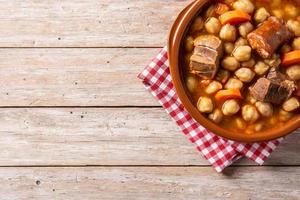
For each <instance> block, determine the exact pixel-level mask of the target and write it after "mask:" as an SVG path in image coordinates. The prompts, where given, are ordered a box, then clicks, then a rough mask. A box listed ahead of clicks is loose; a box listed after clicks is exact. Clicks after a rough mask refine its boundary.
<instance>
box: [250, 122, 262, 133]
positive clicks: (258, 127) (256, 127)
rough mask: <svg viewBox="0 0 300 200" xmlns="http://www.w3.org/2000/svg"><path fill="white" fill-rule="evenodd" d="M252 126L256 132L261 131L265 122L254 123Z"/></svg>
mask: <svg viewBox="0 0 300 200" xmlns="http://www.w3.org/2000/svg"><path fill="white" fill-rule="evenodd" d="M252 126H253V130H254V131H255V132H259V131H261V130H262V129H263V127H264V124H263V123H256V124H253V125H252Z"/></svg>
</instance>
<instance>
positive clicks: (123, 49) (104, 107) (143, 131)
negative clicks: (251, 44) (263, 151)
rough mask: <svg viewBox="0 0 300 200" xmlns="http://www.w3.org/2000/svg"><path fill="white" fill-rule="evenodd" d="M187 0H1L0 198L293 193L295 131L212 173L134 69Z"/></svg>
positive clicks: (297, 190)
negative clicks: (270, 148)
mask: <svg viewBox="0 0 300 200" xmlns="http://www.w3.org/2000/svg"><path fill="white" fill-rule="evenodd" d="M189 2H191V1H189V0H164V1H160V0H125V1H120V0H97V1H96V0H89V1H87V0H86V1H84V0H63V1H50V0H45V1H34V0H28V1H21V0H14V1H8V0H4V1H0V9H1V12H0V26H1V31H0V74H1V78H0V85H1V87H0V94H1V95H0V183H1V187H0V199H1V200H2V199H9V200H11V199H47V200H48V199H233V200H235V199H237V200H241V199H266V200H269V199H276V200H278V199H288V200H289V199H300V157H299V152H300V142H299V135H300V131H298V132H296V133H294V134H292V135H290V136H288V137H287V139H286V140H285V141H284V143H283V144H282V145H281V146H280V147H279V148H278V149H277V150H276V151H275V152H274V154H272V156H271V157H270V159H269V160H268V161H267V162H266V163H265V165H264V166H256V165H255V164H254V163H253V162H250V161H247V160H242V161H240V162H237V163H235V165H234V166H233V167H230V168H228V169H226V170H225V172H224V173H223V174H217V173H216V172H215V171H214V170H213V169H212V168H211V167H210V166H209V165H208V163H207V161H205V160H204V159H202V158H201V155H199V153H197V151H196V150H195V148H194V147H193V145H192V144H190V142H188V141H187V139H186V138H185V137H184V136H183V135H182V134H181V133H180V131H179V130H178V128H177V127H176V125H175V124H174V122H173V121H171V120H170V118H169V117H168V116H167V114H166V113H165V112H164V110H163V109H162V108H161V107H160V106H159V104H158V103H157V102H156V101H155V100H154V99H153V98H152V97H151V95H150V94H148V93H147V92H146V91H145V90H144V88H143V86H142V84H141V83H140V82H139V80H137V78H136V76H137V74H138V73H139V72H140V71H141V70H142V69H143V67H144V66H145V65H146V64H147V63H148V62H149V61H150V58H151V57H152V56H154V55H155V54H156V53H157V52H158V51H159V49H160V48H161V47H163V46H164V45H165V44H166V38H167V34H168V30H169V28H170V25H171V24H172V21H173V20H174V18H175V17H176V14H177V13H178V12H179V11H180V10H181V9H182V8H183V7H184V6H185V5H187V4H188V3H189Z"/></svg>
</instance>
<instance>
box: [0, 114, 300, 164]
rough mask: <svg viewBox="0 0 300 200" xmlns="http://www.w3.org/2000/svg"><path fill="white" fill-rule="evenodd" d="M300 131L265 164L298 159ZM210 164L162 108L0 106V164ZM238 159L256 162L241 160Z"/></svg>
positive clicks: (287, 162) (298, 161)
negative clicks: (0, 107)
mask: <svg viewBox="0 0 300 200" xmlns="http://www.w3.org/2000/svg"><path fill="white" fill-rule="evenodd" d="M297 138H299V133H297V134H293V135H291V136H290V137H288V139H286V140H285V142H284V144H283V145H282V146H281V147H280V149H279V150H278V151H276V152H275V153H274V154H273V155H272V156H271V158H270V159H269V160H268V162H267V163H266V164H267V165H281V164H284V165H300V158H299V156H297V154H298V152H299V150H300V145H299V140H298V139H297ZM18 165H21V166H25V165H184V166H187V165H199V166H203V165H208V162H207V161H206V160H204V159H202V157H201V155H199V153H198V152H197V151H196V149H195V148H194V146H193V145H192V144H191V143H190V142H189V141H188V140H187V138H186V137H185V136H183V134H182V133H181V132H180V131H179V130H178V127H177V126H176V125H175V124H174V122H173V121H172V120H170V118H169V117H168V116H167V114H166V113H165V112H164V111H163V110H162V109H161V108H67V109H63V108H31V109H29V108H28V109H26V108H17V109H16V108H5V109H0V166H18ZM237 165H255V163H253V162H250V161H245V160H244V161H243V162H240V163H237Z"/></svg>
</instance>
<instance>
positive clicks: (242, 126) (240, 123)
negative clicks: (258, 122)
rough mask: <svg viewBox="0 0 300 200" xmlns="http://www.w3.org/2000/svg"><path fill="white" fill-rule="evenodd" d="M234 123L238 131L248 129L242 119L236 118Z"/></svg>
mask: <svg viewBox="0 0 300 200" xmlns="http://www.w3.org/2000/svg"><path fill="white" fill-rule="evenodd" d="M234 123H235V125H236V127H237V128H238V129H245V128H246V127H247V124H246V122H245V121H244V120H243V119H242V118H239V117H238V118H235V120H234Z"/></svg>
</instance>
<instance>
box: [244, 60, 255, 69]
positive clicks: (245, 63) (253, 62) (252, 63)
mask: <svg viewBox="0 0 300 200" xmlns="http://www.w3.org/2000/svg"><path fill="white" fill-rule="evenodd" d="M254 65H255V60H254V59H253V58H251V59H250V60H248V61H245V62H242V67H248V68H251V67H253V66H254Z"/></svg>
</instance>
